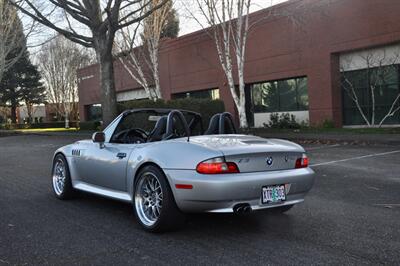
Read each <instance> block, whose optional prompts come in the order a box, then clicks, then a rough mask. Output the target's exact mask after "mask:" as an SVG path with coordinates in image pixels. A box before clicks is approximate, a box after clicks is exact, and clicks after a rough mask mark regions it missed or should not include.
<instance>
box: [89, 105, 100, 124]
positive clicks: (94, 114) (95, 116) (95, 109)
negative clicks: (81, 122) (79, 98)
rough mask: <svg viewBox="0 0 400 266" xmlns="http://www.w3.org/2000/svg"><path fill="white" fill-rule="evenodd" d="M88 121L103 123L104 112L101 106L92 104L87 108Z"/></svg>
mask: <svg viewBox="0 0 400 266" xmlns="http://www.w3.org/2000/svg"><path fill="white" fill-rule="evenodd" d="M86 112H87V116H86V117H87V121H101V119H102V110H101V104H92V105H87V106H86Z"/></svg>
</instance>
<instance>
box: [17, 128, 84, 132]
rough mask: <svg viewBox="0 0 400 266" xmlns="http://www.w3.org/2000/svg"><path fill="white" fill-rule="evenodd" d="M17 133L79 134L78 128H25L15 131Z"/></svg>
mask: <svg viewBox="0 0 400 266" xmlns="http://www.w3.org/2000/svg"><path fill="white" fill-rule="evenodd" d="M14 131H16V132H23V133H30V132H78V131H79V129H77V128H68V129H66V128H25V129H15V130H14Z"/></svg>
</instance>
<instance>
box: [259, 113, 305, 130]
mask: <svg viewBox="0 0 400 266" xmlns="http://www.w3.org/2000/svg"><path fill="white" fill-rule="evenodd" d="M264 126H266V127H269V128H280V129H299V128H300V127H301V125H300V124H299V123H297V121H296V117H295V116H294V115H292V114H289V113H282V114H280V115H279V114H278V113H272V114H271V116H270V121H269V123H268V125H267V124H264Z"/></svg>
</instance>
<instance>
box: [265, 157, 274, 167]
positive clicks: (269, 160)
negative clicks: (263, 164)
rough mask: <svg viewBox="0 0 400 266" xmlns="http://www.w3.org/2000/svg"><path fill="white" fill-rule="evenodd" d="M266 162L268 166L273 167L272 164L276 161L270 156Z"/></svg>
mask: <svg viewBox="0 0 400 266" xmlns="http://www.w3.org/2000/svg"><path fill="white" fill-rule="evenodd" d="M266 161H267V164H268V165H269V166H271V165H272V163H273V162H274V159H272V157H271V156H270V157H267V159H266Z"/></svg>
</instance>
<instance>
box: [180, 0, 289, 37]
mask: <svg viewBox="0 0 400 266" xmlns="http://www.w3.org/2000/svg"><path fill="white" fill-rule="evenodd" d="M286 1H287V0H252V4H251V9H250V12H255V11H257V10H260V9H263V8H267V7H271V6H273V5H277V4H280V3H283V2H286ZM196 5H197V4H196V3H195V0H175V8H176V9H177V11H178V14H179V19H180V32H179V35H180V36H182V35H185V34H188V33H191V32H194V31H197V30H200V29H201V26H200V25H199V23H198V22H197V21H195V20H194V19H193V18H190V12H195V11H196V10H193V9H194V7H196ZM188 7H190V8H191V11H188V10H187V8H188ZM199 17H201V16H199Z"/></svg>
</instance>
